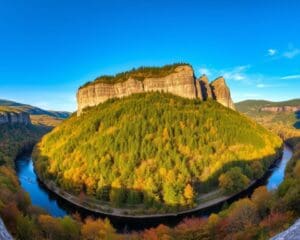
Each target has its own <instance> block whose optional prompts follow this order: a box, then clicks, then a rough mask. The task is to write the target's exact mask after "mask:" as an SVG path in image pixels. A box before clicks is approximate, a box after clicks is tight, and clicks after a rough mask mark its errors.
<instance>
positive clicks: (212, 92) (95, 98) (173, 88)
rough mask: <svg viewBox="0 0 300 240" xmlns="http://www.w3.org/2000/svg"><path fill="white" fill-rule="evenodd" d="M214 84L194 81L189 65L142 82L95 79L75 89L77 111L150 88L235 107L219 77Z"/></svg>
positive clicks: (204, 78)
mask: <svg viewBox="0 0 300 240" xmlns="http://www.w3.org/2000/svg"><path fill="white" fill-rule="evenodd" d="M223 81H224V79H223ZM213 84H214V85H210V84H209V82H208V79H207V77H206V76H202V77H200V78H199V79H198V80H196V79H195V75H194V71H193V69H192V67H191V66H189V65H182V66H177V67H176V68H175V70H174V72H172V73H171V74H169V75H167V76H164V77H160V78H157V77H156V78H153V77H151V78H150V77H149V78H144V79H143V81H140V80H137V79H134V78H129V79H127V80H126V81H124V82H120V83H114V84H112V83H103V82H98V83H94V84H89V85H87V86H85V87H82V88H80V89H79V90H78V92H77V105H78V109H77V114H78V115H80V114H81V113H82V110H83V109H84V108H86V107H92V106H96V105H98V104H99V103H102V102H104V101H106V100H107V99H110V98H115V97H118V98H122V97H125V96H129V95H131V94H134V93H143V92H151V91H159V92H168V93H172V94H174V95H178V96H181V97H185V98H189V99H195V98H198V99H201V100H207V99H215V100H217V101H218V102H220V103H221V104H223V105H224V106H226V107H229V108H232V109H234V104H233V102H232V100H231V96H230V91H229V89H228V87H227V86H226V83H225V81H224V82H222V81H219V80H218V81H214V83H213ZM227 98H229V99H227Z"/></svg>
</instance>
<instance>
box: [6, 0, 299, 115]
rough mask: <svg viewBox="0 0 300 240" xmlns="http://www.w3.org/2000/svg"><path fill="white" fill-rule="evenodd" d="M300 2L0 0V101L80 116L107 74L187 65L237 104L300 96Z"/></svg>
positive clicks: (229, 0) (231, 0)
mask: <svg viewBox="0 0 300 240" xmlns="http://www.w3.org/2000/svg"><path fill="white" fill-rule="evenodd" d="M299 12H300V2H299V1H296V0H295V1H288V0H282V1H276V0H275V1H274V0H273V1H267V0H252V1H250V0H249V1H248V0H244V1H238V0H235V1H233V0H227V1H221V0H215V1H196V0H195V1H193V0H186V1H176V0H172V1H169V0H165V1H163V0H160V1H159V0H151V1H146V0H139V1H137V0H136V1H134V0H131V1H129V0H127V1H126V0H122V1H121V0H118V1H117V0H110V1H108V0H107V1H100V0H99V1H89V0H85V1H83V0H82V1H79V0H78V1H76V0H73V1H67V0H66V1H63V0H43V1H41V0H22V1H21V0H10V1H8V0H0V98H2V99H10V100H16V101H20V102H24V103H29V104H32V105H36V106H40V107H43V108H46V109H57V110H69V111H73V110H75V109H76V99H75V94H76V91H77V88H78V87H79V86H80V85H82V84H83V83H85V82H86V81H90V80H93V79H94V78H95V77H97V76H99V75H102V74H114V73H117V72H120V71H124V70H128V69H131V68H133V67H138V66H145V65H151V66H152V65H164V64H168V63H173V62H188V63H190V64H192V65H193V67H194V70H195V73H196V75H198V76H199V75H200V74H201V73H206V74H207V75H208V76H209V78H210V79H211V80H213V79H214V78H216V77H218V76H219V75H223V76H224V77H225V78H226V80H227V82H228V85H229V86H230V88H231V91H232V96H233V99H234V100H235V101H239V100H243V99H253V98H255V99H269V100H285V99H290V98H297V97H300V94H299V89H300V14H299Z"/></svg>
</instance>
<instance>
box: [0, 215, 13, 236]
mask: <svg viewBox="0 0 300 240" xmlns="http://www.w3.org/2000/svg"><path fill="white" fill-rule="evenodd" d="M0 240H13V238H12V236H11V235H10V233H9V232H8V231H7V229H6V227H5V225H4V223H3V221H2V219H1V218H0Z"/></svg>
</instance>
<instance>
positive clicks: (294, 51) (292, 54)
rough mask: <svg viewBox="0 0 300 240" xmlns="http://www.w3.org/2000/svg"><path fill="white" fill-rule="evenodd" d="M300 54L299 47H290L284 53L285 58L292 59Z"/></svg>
mask: <svg viewBox="0 0 300 240" xmlns="http://www.w3.org/2000/svg"><path fill="white" fill-rule="evenodd" d="M299 54H300V49H299V48H294V47H290V49H289V50H288V51H286V52H284V53H283V56H284V57H285V58H289V59H292V58H294V57H296V56H298V55H299Z"/></svg>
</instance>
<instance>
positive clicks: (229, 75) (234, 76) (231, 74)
mask: <svg viewBox="0 0 300 240" xmlns="http://www.w3.org/2000/svg"><path fill="white" fill-rule="evenodd" d="M249 68H250V65H243V66H237V67H234V68H232V69H227V70H222V71H220V75H222V76H223V77H224V78H225V79H228V80H233V81H247V80H248V77H247V74H246V71H247V70H248V69H249Z"/></svg>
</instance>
